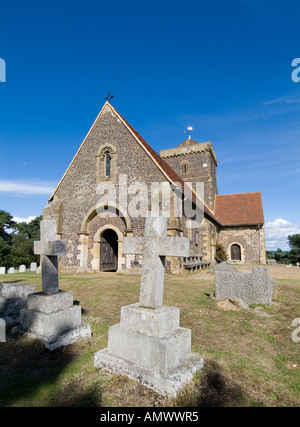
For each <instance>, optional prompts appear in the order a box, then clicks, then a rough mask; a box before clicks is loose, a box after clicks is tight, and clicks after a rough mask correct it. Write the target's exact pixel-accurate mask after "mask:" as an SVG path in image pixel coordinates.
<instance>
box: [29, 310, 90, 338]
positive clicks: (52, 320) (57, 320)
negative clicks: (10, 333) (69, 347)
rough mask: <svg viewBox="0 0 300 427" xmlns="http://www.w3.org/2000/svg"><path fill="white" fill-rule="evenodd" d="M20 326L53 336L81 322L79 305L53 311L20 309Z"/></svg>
mask: <svg viewBox="0 0 300 427" xmlns="http://www.w3.org/2000/svg"><path fill="white" fill-rule="evenodd" d="M20 320H21V321H20V323H21V328H22V329H24V330H27V331H29V332H33V333H35V334H37V335H39V336H42V337H48V338H49V337H53V336H58V335H60V334H62V333H63V332H65V331H68V330H70V329H73V328H76V327H78V326H80V324H81V307H80V306H78V305H73V306H72V307H69V308H67V309H65V310H60V311H56V312H54V313H40V312H38V311H31V310H21V316H20Z"/></svg>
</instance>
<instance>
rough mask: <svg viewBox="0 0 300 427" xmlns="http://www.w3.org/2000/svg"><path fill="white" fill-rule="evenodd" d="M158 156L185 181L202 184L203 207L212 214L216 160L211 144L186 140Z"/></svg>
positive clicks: (216, 189)
mask: <svg viewBox="0 0 300 427" xmlns="http://www.w3.org/2000/svg"><path fill="white" fill-rule="evenodd" d="M160 156H161V157H162V158H163V159H164V160H165V161H166V162H167V163H168V164H169V165H170V166H171V168H172V169H174V171H175V172H176V173H177V174H178V175H179V176H180V177H181V178H182V179H183V180H184V181H185V182H192V183H193V185H194V188H195V184H196V182H204V200H203V202H204V203H205V205H206V206H207V207H208V208H209V209H210V210H211V211H212V212H214V207H215V206H214V205H215V196H216V195H217V194H218V187H217V164H218V162H217V158H216V155H215V152H214V150H213V147H212V144H211V142H202V143H199V142H197V141H195V140H193V139H192V138H190V137H189V138H188V139H187V140H185V141H184V142H182V143H181V144H180V145H178V146H177V147H176V148H169V149H167V150H161V152H160Z"/></svg>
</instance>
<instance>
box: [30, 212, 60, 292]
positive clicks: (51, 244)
mask: <svg viewBox="0 0 300 427" xmlns="http://www.w3.org/2000/svg"><path fill="white" fill-rule="evenodd" d="M40 228H41V241H39V242H34V253H35V254H36V255H40V256H41V266H42V283H43V293H44V294H46V295H51V294H56V293H57V292H59V284H58V263H57V257H58V255H64V254H65V253H66V242H65V241H64V240H57V238H56V221H55V220H44V221H41V223H40Z"/></svg>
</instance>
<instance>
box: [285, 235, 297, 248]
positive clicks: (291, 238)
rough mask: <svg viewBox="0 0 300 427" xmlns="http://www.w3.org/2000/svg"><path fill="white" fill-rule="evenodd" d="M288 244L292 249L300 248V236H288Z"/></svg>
mask: <svg viewBox="0 0 300 427" xmlns="http://www.w3.org/2000/svg"><path fill="white" fill-rule="evenodd" d="M288 242H289V247H290V248H300V234H292V235H291V236H288Z"/></svg>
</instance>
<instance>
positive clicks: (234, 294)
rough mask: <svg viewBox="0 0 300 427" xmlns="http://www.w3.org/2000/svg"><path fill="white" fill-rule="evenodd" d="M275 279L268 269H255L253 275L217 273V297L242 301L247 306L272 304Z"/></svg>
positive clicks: (220, 271) (218, 271)
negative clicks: (271, 276)
mask: <svg viewBox="0 0 300 427" xmlns="http://www.w3.org/2000/svg"><path fill="white" fill-rule="evenodd" d="M274 286H275V279H271V278H270V276H269V268H268V267H253V273H250V274H249V273H238V272H228V271H222V270H217V271H215V296H216V299H218V300H227V299H232V300H236V299H241V300H242V301H243V302H245V303H247V304H249V305H250V304H270V305H271V304H272V296H273V288H274Z"/></svg>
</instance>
